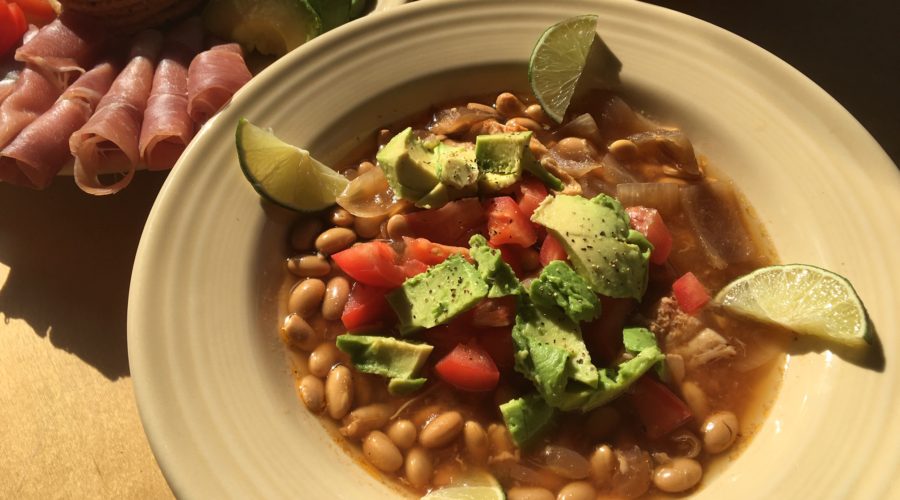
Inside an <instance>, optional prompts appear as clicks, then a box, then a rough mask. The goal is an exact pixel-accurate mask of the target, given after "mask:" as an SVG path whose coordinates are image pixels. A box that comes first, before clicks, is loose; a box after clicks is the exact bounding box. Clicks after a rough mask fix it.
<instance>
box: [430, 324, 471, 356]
mask: <svg viewBox="0 0 900 500" xmlns="http://www.w3.org/2000/svg"><path fill="white" fill-rule="evenodd" d="M421 336H422V340H424V341H425V342H426V343H428V344H430V345H432V346H434V352H433V353H432V356H431V359H438V358H443V357H444V356H446V355H448V354H450V351H452V350H453V349H454V348H455V347H456V345H457V344H464V343H466V342H470V341H471V340H472V339H473V338H474V337H475V330H474V329H473V328H472V326H471V324H470V323H469V320H468V319H463V318H461V317H457V318H456V319H454V320H453V321H451V322H449V323H446V324H443V325H438V326H435V327H433V328H429V329H427V330H425V331H424V332H422V335H421Z"/></svg>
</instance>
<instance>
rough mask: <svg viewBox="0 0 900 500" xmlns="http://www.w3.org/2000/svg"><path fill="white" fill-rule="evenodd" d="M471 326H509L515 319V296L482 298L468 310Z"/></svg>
mask: <svg viewBox="0 0 900 500" xmlns="http://www.w3.org/2000/svg"><path fill="white" fill-rule="evenodd" d="M470 314H471V322H472V326H476V327H484V326H486V327H499V326H509V325H512V324H513V323H515V321H516V298H515V297H514V296H512V295H510V296H507V297H499V298H495V299H484V300H482V301H481V302H479V303H478V304H476V305H475V307H473V308H472V309H471V311H470Z"/></svg>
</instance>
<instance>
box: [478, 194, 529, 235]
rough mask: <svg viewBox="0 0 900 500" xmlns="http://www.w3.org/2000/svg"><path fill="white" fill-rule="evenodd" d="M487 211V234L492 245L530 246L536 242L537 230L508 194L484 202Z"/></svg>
mask: <svg viewBox="0 0 900 500" xmlns="http://www.w3.org/2000/svg"><path fill="white" fill-rule="evenodd" d="M484 209H485V212H487V234H488V240H489V242H490V244H491V245H492V246H495V247H498V246H500V245H519V246H522V247H530V246H532V245H534V244H535V243H536V242H537V232H536V231H535V230H534V226H533V225H532V224H531V221H530V220H529V219H528V217H527V216H526V215H525V214H523V213H522V211H521V210H519V205H517V204H516V202H515V201H513V199H512V198H510V197H509V196H497V197H495V198H489V199H488V200H486V201H485V202H484Z"/></svg>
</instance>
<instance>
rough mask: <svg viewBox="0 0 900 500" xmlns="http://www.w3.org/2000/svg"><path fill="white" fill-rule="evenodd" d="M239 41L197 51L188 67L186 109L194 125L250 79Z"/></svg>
mask: <svg viewBox="0 0 900 500" xmlns="http://www.w3.org/2000/svg"><path fill="white" fill-rule="evenodd" d="M251 76H252V75H251V74H250V70H249V69H247V63H246V62H244V56H243V53H242V52H241V47H240V45H238V44H236V43H227V44H223V45H216V46H215V47H213V48H211V49H209V50H207V51H205V52H201V53H200V54H198V55H197V57H195V58H194V60H193V61H191V67H190V69H189V70H188V113H190V115H191V118H193V119H194V122H196V123H197V124H198V125H202V124H203V123H205V122H206V120H209V118H210V117H211V116H212V115H214V114H216V112H218V111H219V110H220V109H222V106H224V105H225V103H227V102H228V100H229V99H231V96H233V95H234V93H235V92H237V91H238V89H240V88H241V87H243V86H244V84H245V83H247V82H248V81H250V78H251Z"/></svg>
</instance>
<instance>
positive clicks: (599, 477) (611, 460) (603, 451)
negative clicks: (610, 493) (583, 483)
mask: <svg viewBox="0 0 900 500" xmlns="http://www.w3.org/2000/svg"><path fill="white" fill-rule="evenodd" d="M617 461H618V459H617V458H616V454H615V453H613V450H612V448H610V447H609V446H607V445H605V444H604V445H601V446H598V447H597V449H596V450H594V452H593V453H591V460H590V462H591V479H593V480H594V483H596V484H597V485H599V486H603V485H604V484H606V483H607V482H609V479H610V478H611V477H612V476H613V473H614V472H615V470H616V462H617Z"/></svg>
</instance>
